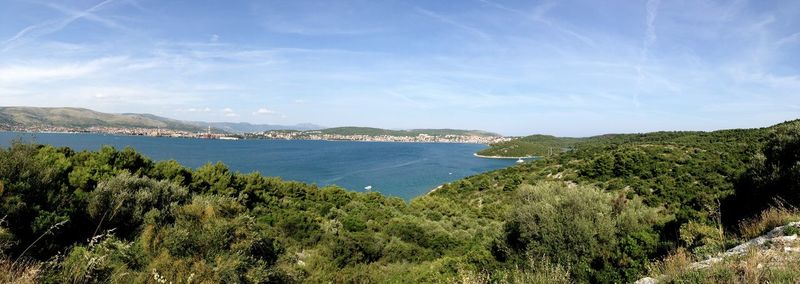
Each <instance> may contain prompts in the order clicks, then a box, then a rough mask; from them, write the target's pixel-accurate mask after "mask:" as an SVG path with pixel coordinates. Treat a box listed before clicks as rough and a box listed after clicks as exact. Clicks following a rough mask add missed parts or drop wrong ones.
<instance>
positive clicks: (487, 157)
mask: <svg viewBox="0 0 800 284" xmlns="http://www.w3.org/2000/svg"><path fill="white" fill-rule="evenodd" d="M472 155H473V156H475V157H478V158H484V159H533V158H540V156H524V157H504V156H484V155H478V153H472Z"/></svg>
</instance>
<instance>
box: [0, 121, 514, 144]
mask: <svg viewBox="0 0 800 284" xmlns="http://www.w3.org/2000/svg"><path fill="white" fill-rule="evenodd" d="M0 131H14V132H29V133H96V134H110V135H129V136H151V137H175V138H199V139H222V140H239V139H271V140H325V141H364V142H408V143H471V144H494V143H498V142H504V141H509V140H511V139H512V138H511V137H502V136H482V135H455V134H444V135H431V134H424V133H421V134H417V135H368V134H335V133H323V132H322V131H318V130H312V131H292V130H273V131H264V132H255V133H244V134H230V133H220V132H219V131H215V130H213V129H211V128H210V127H209V128H208V129H206V131H200V132H191V131H185V130H172V129H162V128H138V127H101V126H94V127H86V128H74V127H57V126H24V127H23V126H11V125H4V124H0Z"/></svg>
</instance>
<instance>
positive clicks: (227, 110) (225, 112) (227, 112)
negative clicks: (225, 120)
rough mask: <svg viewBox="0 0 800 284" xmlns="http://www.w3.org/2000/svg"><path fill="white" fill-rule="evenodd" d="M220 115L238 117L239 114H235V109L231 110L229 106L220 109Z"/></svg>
mask: <svg viewBox="0 0 800 284" xmlns="http://www.w3.org/2000/svg"><path fill="white" fill-rule="evenodd" d="M222 115H224V116H225V117H239V114H237V113H236V112H235V111H233V109H231V108H229V107H226V108H224V109H222Z"/></svg>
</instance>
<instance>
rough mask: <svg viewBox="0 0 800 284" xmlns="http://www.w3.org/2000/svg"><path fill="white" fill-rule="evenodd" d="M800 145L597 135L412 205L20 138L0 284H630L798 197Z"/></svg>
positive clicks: (733, 238)
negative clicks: (21, 280)
mask: <svg viewBox="0 0 800 284" xmlns="http://www.w3.org/2000/svg"><path fill="white" fill-rule="evenodd" d="M799 145H800V128H798V123H797V122H792V123H786V124H782V125H778V126H775V127H772V128H764V129H751V130H727V131H716V132H660V133H650V134H633V135H611V136H601V137H594V138H592V139H586V140H585V141H575V143H574V144H572V145H571V146H570V150H569V151H566V152H561V153H559V154H555V155H552V156H548V157H544V158H543V159H540V160H537V161H535V162H532V163H525V164H522V165H518V166H514V167H510V168H506V169H502V170H498V171H493V172H489V173H485V174H481V175H476V176H473V177H469V178H466V179H463V180H460V181H457V182H453V183H450V184H447V185H444V186H442V187H441V188H439V189H438V190H436V191H435V192H432V193H431V194H428V195H426V196H421V197H418V198H416V199H414V200H412V201H411V202H404V201H403V200H401V199H397V198H390V197H385V196H382V195H380V194H378V193H355V192H350V191H347V190H344V189H341V188H337V187H325V188H318V187H317V186H314V185H308V184H303V183H297V182H288V181H282V180H280V179H278V178H272V177H265V176H262V175H260V174H258V173H249V174H245V173H238V172H232V171H231V170H230V169H228V168H227V167H226V166H225V165H223V164H220V163H217V164H207V165H205V166H203V167H200V168H198V169H196V170H194V169H189V168H186V167H183V166H181V165H180V164H178V163H177V162H175V161H160V162H154V161H151V160H149V159H147V158H146V157H143V156H142V155H140V154H138V153H136V152H135V151H134V150H132V149H123V150H117V149H113V148H111V147H103V148H102V149H100V150H99V151H96V152H75V151H73V150H71V149H68V148H54V147H52V146H43V145H29V144H21V143H15V144H13V145H12V146H11V147H9V148H7V149H0V161H2V162H0V216H5V217H4V218H3V219H2V220H3V221H2V222H1V223H0V249H2V252H3V255H4V256H5V259H4V260H2V261H0V281H6V280H7V279H9V278H13V277H22V276H24V275H34V276H33V277H35V278H36V280H37V281H40V282H60V283H64V282H109V281H116V282H147V281H151V282H152V281H156V282H173V283H188V282H203V281H212V282H248V283H250V282H253V283H255V282H466V283H483V282H516V283H530V282H538V283H565V282H604V283H611V282H628V281H632V280H635V279H637V278H638V277H641V276H642V275H645V274H647V273H648V267H650V264H651V263H652V262H653V261H657V260H659V259H661V258H662V257H664V256H667V255H670V253H671V252H673V251H675V250H676V249H677V248H685V250H686V251H688V253H689V254H691V257H692V258H702V257H704V256H706V255H709V254H713V253H715V252H718V251H721V250H723V249H725V248H727V247H728V246H730V245H731V244H733V243H735V242H737V241H739V240H740V239H741V238H744V237H746V234H740V233H738V232H739V228H740V226H741V225H740V224H753V222H749V221H748V220H752V219H751V218H753V217H754V216H757V215H758V212H759V211H760V210H762V209H765V208H769V207H771V206H775V205H776V204H781V205H782V206H785V207H791V206H796V205H797V204H798V202H800V198H799V197H798V196H799V195H798V194H797V192H796V191H797V188H798V186H797V184H798V179H797V172H798V171H797V169H796V167H797V165H798V164H799V162H800V155H798V154H797V153H798V149H800V148H798V146H799ZM743 196H747V198H748V199H747V200H749V202H747V203H746V204H745V203H744V202H742V201H741V200H742V199H741V197H743ZM750 197H754V198H750ZM756 197H757V198H756ZM776 200H777V201H776ZM776 202H777V203H776ZM742 206H745V207H742ZM748 222H749V223H748ZM755 227H757V226H754V225H751V226H748V228H755ZM750 231H752V230H750ZM747 237H749V235H747ZM32 271H33V272H32ZM34 272H35V273H34ZM26 273H27V274H26ZM799 275H800V274H799ZM26 277H27V276H26ZM796 280H797V279H795V281H796Z"/></svg>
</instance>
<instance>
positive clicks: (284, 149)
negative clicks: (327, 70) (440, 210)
mask: <svg viewBox="0 0 800 284" xmlns="http://www.w3.org/2000/svg"><path fill="white" fill-rule="evenodd" d="M15 139H22V140H23V141H28V142H36V143H40V144H51V145H55V146H67V147H70V148H73V149H75V150H97V149H99V148H100V147H101V146H102V145H111V146H114V147H116V148H118V149H122V148H124V147H127V146H130V147H133V148H134V149H136V150H137V151H139V152H140V153H143V154H145V155H146V156H148V157H150V158H151V159H154V160H169V159H174V160H176V161H178V162H180V163H181V164H183V165H185V166H188V167H192V168H197V167H200V166H202V165H204V164H206V163H209V162H212V163H213V162H217V161H221V162H223V163H225V164H226V165H228V166H229V167H230V168H231V169H233V170H235V171H240V172H244V173H249V172H253V171H258V172H260V173H262V174H264V175H267V176H279V177H281V178H283V179H285V180H297V181H303V182H308V183H316V184H318V185H321V186H325V185H338V186H341V187H344V188H347V189H350V190H356V191H363V190H364V187H366V186H372V190H373V191H378V192H381V193H383V194H386V195H391V196H397V197H401V198H404V199H406V200H410V199H411V198H414V197H416V196H420V195H423V194H425V193H427V192H428V191H430V190H431V189H433V188H435V187H436V186H438V185H441V184H443V183H447V182H451V181H454V180H458V179H461V178H463V177H467V176H470V175H475V174H479V173H482V172H486V171H491V170H494V169H499V168H504V167H507V166H511V165H513V164H514V160H502V159H483V158H477V157H475V156H473V155H472V154H473V153H475V152H477V151H479V150H481V149H483V148H484V147H486V146H485V145H477V144H449V143H388V142H349V141H300V140H292V141H288V140H237V141H228V140H208V139H186V138H166V137H142V136H114V135H102V134H65V133H36V134H32V133H17V132H0V145H2V146H3V147H8V145H10V144H11V141H13V140H15Z"/></svg>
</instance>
